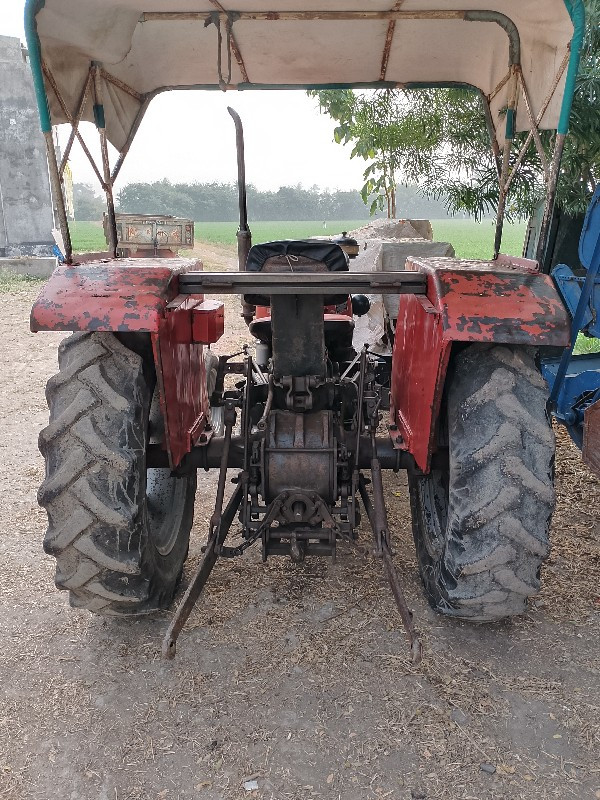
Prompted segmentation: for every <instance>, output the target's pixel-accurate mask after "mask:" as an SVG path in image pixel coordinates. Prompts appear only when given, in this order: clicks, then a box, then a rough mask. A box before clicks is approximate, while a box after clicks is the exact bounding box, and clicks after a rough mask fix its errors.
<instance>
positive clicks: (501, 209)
mask: <svg viewBox="0 0 600 800" xmlns="http://www.w3.org/2000/svg"><path fill="white" fill-rule="evenodd" d="M517 89H518V79H517V67H516V66H515V65H513V66H511V76H510V84H509V98H508V106H507V109H506V132H505V135H504V148H503V152H502V172H501V174H500V195H499V197H498V211H497V214H496V235H495V237H494V259H497V258H498V255H499V254H500V247H501V245H502V229H503V227H504V215H505V211H506V195H507V181H508V174H509V169H510V151H511V148H512V142H513V139H514V135H515V134H514V120H515V116H516V113H517Z"/></svg>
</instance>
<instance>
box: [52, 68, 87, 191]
mask: <svg viewBox="0 0 600 800" xmlns="http://www.w3.org/2000/svg"><path fill="white" fill-rule="evenodd" d="M91 82H92V75H91V72H88V76H87V78H86V79H85V84H84V86H83V91H82V93H81V97H80V98H79V106H78V108H77V113H76V115H75V118H74V120H73V122H72V123H71V133H70V134H69V141H68V142H67V146H66V147H65V152H64V153H63V157H62V161H61V162H60V174H61V176H62V174H63V173H64V171H65V167H66V166H67V161H68V160H69V156H70V155H71V149H72V147H73V144H74V142H75V137H76V136H77V131H78V130H79V123H80V122H81V118H82V117H83V112H84V111H85V104H86V102H87V97H88V92H89V89H90V84H91Z"/></svg>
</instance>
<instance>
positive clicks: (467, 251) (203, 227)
mask: <svg viewBox="0 0 600 800" xmlns="http://www.w3.org/2000/svg"><path fill="white" fill-rule="evenodd" d="M364 224H365V221H362V222H361V221H360V220H350V221H349V220H341V221H340V220H335V221H332V222H328V223H327V227H326V228H323V222H322V221H321V220H316V221H314V222H253V223H251V228H252V238H253V240H254V241H255V242H268V241H272V240H276V239H305V238H307V237H308V236H324V235H325V236H327V235H329V234H335V233H340V232H341V231H344V230H353V229H355V228H358V227H360V226H361V225H364ZM432 225H433V233H434V237H435V239H436V240H438V241H444V242H450V243H451V244H452V245H453V247H454V249H455V251H456V255H457V256H458V257H459V258H484V259H485V258H490V256H491V254H492V247H493V241H494V224H493V222H492V221H491V220H485V221H484V222H481V223H478V222H474V221H473V220H465V219H442V220H432ZM236 230H237V224H236V223H235V222H197V223H196V241H197V242H209V243H211V244H221V245H231V246H233V245H235V233H236ZM71 233H72V237H73V246H74V248H75V250H76V251H78V252H82V253H85V252H91V251H95V250H104V249H105V248H106V242H105V240H104V233H103V231H102V226H101V225H100V223H98V222H73V223H71ZM524 237H525V223H524V222H517V223H510V224H506V225H505V230H504V243H503V247H502V250H503V252H505V253H509V254H510V255H519V256H520V255H521V251H522V248H523V239H524Z"/></svg>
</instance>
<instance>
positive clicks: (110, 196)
mask: <svg viewBox="0 0 600 800" xmlns="http://www.w3.org/2000/svg"><path fill="white" fill-rule="evenodd" d="M42 71H43V74H44V77H45V78H46V80H47V81H48V84H49V86H50V87H51V89H52V91H53V93H54V95H55V97H56V99H57V101H58V104H59V105H60V107H61V109H62V111H63V114H64V115H65V117H66V118H67V123H68V124H69V125H70V126H71V132H70V134H69V139H68V141H67V144H66V147H65V151H64V153H63V156H62V158H61V161H60V164H59V163H58V159H57V154H56V150H55V148H54V144H52V147H50V146H49V145H48V144H47V147H46V149H47V151H48V162H49V172H50V181H51V185H52V191H53V194H54V195H55V198H56V200H55V202H56V205H57V209H56V210H57V216H58V220H59V225H60V230H61V234H62V237H63V243H64V248H65V253H64V256H65V261H66V262H67V264H71V263H72V260H73V247H72V244H71V236H70V232H69V225H68V221H67V213H66V207H65V201H64V195H63V188H62V182H63V176H64V171H65V168H66V166H67V162H68V159H69V156H70V154H71V150H72V148H73V145H74V143H75V140H77V141H78V142H79V144H80V145H81V149H82V150H83V152H84V154H85V156H86V157H87V159H88V161H89V163H90V165H91V167H92V169H93V170H94V173H95V175H96V178H97V179H98V182H99V184H100V186H101V187H102V190H103V191H104V193H105V196H106V206H107V214H108V234H109V241H110V245H109V249H110V254H111V256H112V257H113V258H116V254H117V229H116V216H115V207H114V184H115V181H116V179H117V177H118V175H119V173H120V171H121V167H122V166H123V162H124V161H125V158H126V156H127V154H128V152H129V150H130V148H131V145H132V143H133V140H134V138H135V135H136V133H137V131H138V130H139V127H140V124H141V122H142V119H143V117H144V114H145V113H146V110H147V108H148V105H149V104H150V101H151V99H152V97H153V96H154V95H153V94H152V95H142V94H140V93H139V92H137V91H136V90H135V89H133V88H132V87H131V86H129V85H128V84H126V83H125V82H124V81H122V80H120V79H119V78H116V77H115V76H114V75H111V74H110V73H109V72H107V71H106V70H105V69H104V68H103V66H102V65H101V64H98V63H92V64H91V65H90V69H89V71H88V73H87V76H86V79H85V82H84V85H83V87H82V89H81V93H80V95H79V100H78V103H77V106H76V108H75V111H74V113H73V112H72V111H71V110H70V109H69V107H68V105H67V103H66V101H65V99H64V97H63V96H62V94H61V91H60V89H59V88H58V85H57V83H56V79H55V78H54V75H53V74H52V71H51V70H50V68H49V67H48V65H47V64H46V63H44V62H43V63H42ZM109 83H110V84H111V85H113V86H115V87H116V88H117V89H119V90H120V91H122V92H125V93H126V94H128V95H130V96H131V97H133V98H134V99H136V100H137V101H138V102H140V103H141V105H140V109H139V111H138V114H137V116H136V119H135V122H134V124H133V126H132V128H131V131H130V132H129V136H128V137H127V140H126V142H125V144H124V145H123V147H122V148H121V150H120V151H119V156H118V158H117V161H116V163H115V166H114V168H113V169H112V171H111V167H110V159H109V153H108V139H107V136H106V128H105V127H104V123H103V114H104V112H103V94H104V88H105V86H106V84H109ZM90 99H92V100H93V102H94V119H95V122H96V129H97V130H98V135H99V139H100V153H101V159H102V171H101V170H100V168H99V166H98V164H97V163H96V159H95V158H94V156H93V155H92V153H91V151H90V149H89V147H88V145H87V143H86V141H85V139H84V138H83V136H82V134H81V131H80V130H79V125H80V123H81V120H82V119H83V115H84V113H85V109H86V105H87V103H88V101H89V100H90Z"/></svg>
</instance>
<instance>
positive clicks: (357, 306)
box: [352, 294, 371, 317]
mask: <svg viewBox="0 0 600 800" xmlns="http://www.w3.org/2000/svg"><path fill="white" fill-rule="evenodd" d="M370 308H371V302H370V300H369V298H368V297H366V296H365V295H364V294H353V295H352V313H353V314H354V316H355V317H362V316H364V314H366V313H367V311H368V310H369V309H370Z"/></svg>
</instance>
